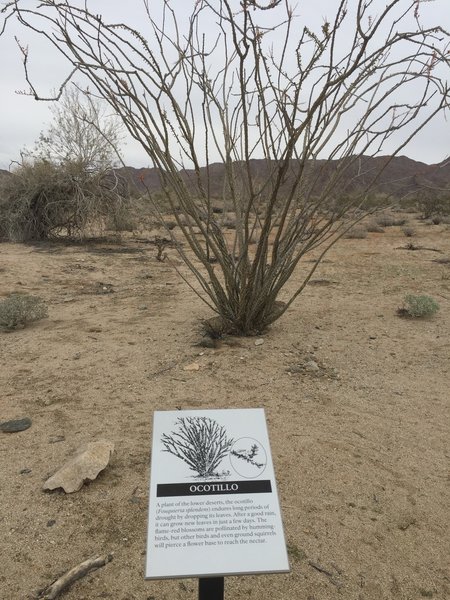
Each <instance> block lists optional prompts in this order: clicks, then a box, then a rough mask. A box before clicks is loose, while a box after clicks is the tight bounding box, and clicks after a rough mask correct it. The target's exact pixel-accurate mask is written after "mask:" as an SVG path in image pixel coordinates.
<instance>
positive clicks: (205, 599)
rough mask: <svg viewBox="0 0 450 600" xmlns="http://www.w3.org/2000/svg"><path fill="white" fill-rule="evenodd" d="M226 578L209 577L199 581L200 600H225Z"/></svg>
mask: <svg viewBox="0 0 450 600" xmlns="http://www.w3.org/2000/svg"><path fill="white" fill-rule="evenodd" d="M223 590H224V578H223V577H209V578H208V579H206V578H203V579H199V580H198V600H223Z"/></svg>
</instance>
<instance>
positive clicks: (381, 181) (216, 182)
mask: <svg viewBox="0 0 450 600" xmlns="http://www.w3.org/2000/svg"><path fill="white" fill-rule="evenodd" d="M292 164H293V166H295V163H292ZM336 165H337V162H336V161H326V160H311V161H308V163H307V168H306V172H307V180H308V181H313V180H314V181H315V183H314V191H315V192H319V191H320V188H321V186H323V185H324V182H326V181H327V180H328V179H329V178H330V177H331V176H332V173H333V171H334V170H335V169H336ZM383 167H384V169H383ZM251 169H252V174H253V175H254V177H255V178H256V179H258V178H259V176H261V178H262V177H264V175H265V173H266V172H267V163H266V161H264V160H257V159H254V160H252V161H251ZM381 169H383V170H382V171H381V173H380V175H379V177H377V180H376V183H375V185H374V187H373V191H374V192H379V193H383V194H388V195H391V196H393V197H396V198H400V197H403V196H405V195H411V196H417V195H420V194H421V193H425V192H426V191H427V190H429V193H431V194H433V195H434V194H442V193H445V192H447V191H448V193H449V197H450V160H445V161H443V162H441V163H439V164H434V165H428V164H426V163H423V162H418V161H415V160H412V159H411V158H408V157H406V156H397V157H393V158H392V157H389V156H380V157H376V158H372V157H362V158H361V159H360V160H359V161H355V163H354V164H353V165H352V166H351V168H349V169H348V171H347V172H346V175H345V181H344V182H343V184H342V185H341V187H340V190H339V191H341V190H344V191H345V193H346V194H351V193H357V192H358V191H361V190H362V189H364V188H365V187H366V186H367V185H368V184H369V183H370V182H371V181H372V180H373V178H374V176H375V175H376V174H377V173H379V172H380V170H381ZM117 172H118V173H120V174H121V175H123V176H125V177H126V178H127V179H128V181H129V182H130V183H131V184H132V185H133V186H134V187H135V188H136V189H137V190H138V191H139V192H144V191H145V190H146V189H148V190H149V191H151V192H155V191H158V190H160V189H161V183H160V178H159V174H158V170H157V169H154V168H140V169H136V168H134V167H122V168H120V169H117ZM201 172H202V173H201V174H202V178H204V180H205V181H206V167H203V168H202V169H201ZM224 173H225V167H224V165H223V164H221V163H214V164H212V165H210V166H209V185H210V194H211V196H212V197H215V198H220V197H221V195H222V192H223V183H224ZM5 175H9V172H8V171H6V170H4V169H0V177H2V176H5ZM181 175H182V177H183V179H184V180H185V181H186V182H187V183H188V184H189V182H193V181H194V179H195V178H194V172H193V171H191V170H188V169H186V170H183V171H181ZM287 183H289V176H288V177H287Z"/></svg>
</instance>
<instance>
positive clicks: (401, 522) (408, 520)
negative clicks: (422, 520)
mask: <svg viewBox="0 0 450 600" xmlns="http://www.w3.org/2000/svg"><path fill="white" fill-rule="evenodd" d="M415 524H416V518H415V517H414V516H413V515H410V514H404V515H401V516H400V518H399V519H398V522H397V527H398V528H399V529H400V530H401V531H406V530H407V529H408V527H411V525H415Z"/></svg>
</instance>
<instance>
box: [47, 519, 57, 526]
mask: <svg viewBox="0 0 450 600" xmlns="http://www.w3.org/2000/svg"><path fill="white" fill-rule="evenodd" d="M55 523H56V521H55V519H50V520H49V521H47V527H53V525H55Z"/></svg>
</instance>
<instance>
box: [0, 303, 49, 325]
mask: <svg viewBox="0 0 450 600" xmlns="http://www.w3.org/2000/svg"><path fill="white" fill-rule="evenodd" d="M47 315H48V311H47V306H46V305H45V302H44V301H43V300H42V298H39V296H30V295H28V294H11V296H9V298H6V300H2V301H1V302H0V329H2V330H4V331H10V330H12V329H19V328H21V327H25V326H26V325H28V323H32V322H33V321H40V320H41V319H45V317H47Z"/></svg>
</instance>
